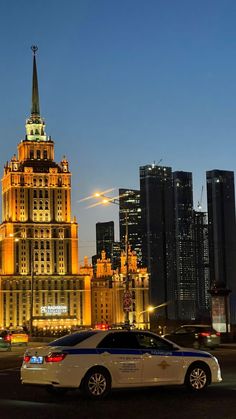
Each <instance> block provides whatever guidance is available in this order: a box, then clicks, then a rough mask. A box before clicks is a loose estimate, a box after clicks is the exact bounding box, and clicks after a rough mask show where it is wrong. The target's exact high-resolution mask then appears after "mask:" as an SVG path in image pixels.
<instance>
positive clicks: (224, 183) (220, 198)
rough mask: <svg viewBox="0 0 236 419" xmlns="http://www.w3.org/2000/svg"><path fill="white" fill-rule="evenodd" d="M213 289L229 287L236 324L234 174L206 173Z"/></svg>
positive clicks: (226, 172) (224, 172)
mask: <svg viewBox="0 0 236 419" xmlns="http://www.w3.org/2000/svg"><path fill="white" fill-rule="evenodd" d="M206 178H207V205H208V232H209V263H210V284H211V288H213V287H215V288H219V289H225V290H226V289H228V290H230V291H231V292H230V294H229V302H230V322H231V323H233V324H236V228H235V192H234V173H233V172H232V171H226V170H211V171H208V172H206Z"/></svg>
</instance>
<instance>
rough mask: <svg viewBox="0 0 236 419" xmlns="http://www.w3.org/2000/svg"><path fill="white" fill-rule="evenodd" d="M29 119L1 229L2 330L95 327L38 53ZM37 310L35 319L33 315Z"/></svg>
mask: <svg viewBox="0 0 236 419" xmlns="http://www.w3.org/2000/svg"><path fill="white" fill-rule="evenodd" d="M32 49H33V53H34V55H33V85H32V108H31V115H30V117H29V119H28V120H27V121H26V136H25V139H24V140H22V141H21V142H20V143H19V144H18V153H17V156H16V155H14V156H13V158H12V159H11V161H10V162H9V163H8V162H7V163H6V165H5V167H4V175H3V179H2V224H1V226H0V246H1V249H0V250H1V251H0V291H1V292H0V326H2V327H8V326H10V325H12V326H14V327H15V326H20V325H23V324H26V325H27V324H29V320H30V316H31V318H32V319H33V325H34V326H35V327H39V328H45V327H52V326H53V327H56V328H63V327H72V326H78V325H80V326H88V325H90V324H91V304H90V276H89V275H79V265H78V225H77V222H76V219H75V218H73V219H71V173H70V171H69V165H68V161H67V159H66V158H65V157H64V158H63V159H62V161H61V162H60V163H56V162H55V161H54V141H53V140H52V139H51V137H47V135H46V132H45V122H44V120H43V119H42V118H41V116H40V109H39V93H38V80H37V68H36V58H35V52H36V50H37V48H36V47H32ZM32 311H33V312H32Z"/></svg>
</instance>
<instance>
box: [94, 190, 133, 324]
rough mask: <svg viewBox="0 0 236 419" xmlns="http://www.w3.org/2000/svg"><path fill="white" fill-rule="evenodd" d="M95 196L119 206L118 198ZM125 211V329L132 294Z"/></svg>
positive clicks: (126, 210) (103, 201)
mask: <svg viewBox="0 0 236 419" xmlns="http://www.w3.org/2000/svg"><path fill="white" fill-rule="evenodd" d="M94 196H95V197H96V198H103V200H102V201H101V204H114V205H118V206H119V207H120V208H121V204H120V200H119V197H118V198H112V197H108V196H106V195H104V194H100V193H96V194H95V195H94ZM122 209H123V210H124V212H125V254H126V273H125V291H124V296H123V311H124V324H125V327H126V328H127V329H129V327H130V319H129V313H130V311H131V305H132V295H131V292H130V283H129V227H128V209H127V208H125V207H122Z"/></svg>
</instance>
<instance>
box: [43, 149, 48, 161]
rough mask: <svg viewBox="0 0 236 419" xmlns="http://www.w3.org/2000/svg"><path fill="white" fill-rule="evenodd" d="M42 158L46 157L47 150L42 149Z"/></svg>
mask: <svg viewBox="0 0 236 419" xmlns="http://www.w3.org/2000/svg"><path fill="white" fill-rule="evenodd" d="M43 158H44V159H46V158H47V150H43Z"/></svg>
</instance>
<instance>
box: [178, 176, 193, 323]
mask: <svg viewBox="0 0 236 419" xmlns="http://www.w3.org/2000/svg"><path fill="white" fill-rule="evenodd" d="M173 186H174V212H175V246H176V279H177V282H176V297H177V317H178V319H180V320H195V319H196V310H197V307H196V302H197V282H196V278H195V269H194V268H195V267H194V253H193V251H194V248H193V185H192V173H190V172H182V171H178V172H174V173H173Z"/></svg>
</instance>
